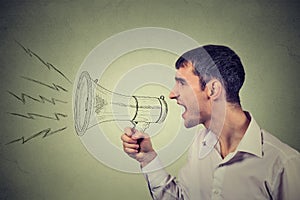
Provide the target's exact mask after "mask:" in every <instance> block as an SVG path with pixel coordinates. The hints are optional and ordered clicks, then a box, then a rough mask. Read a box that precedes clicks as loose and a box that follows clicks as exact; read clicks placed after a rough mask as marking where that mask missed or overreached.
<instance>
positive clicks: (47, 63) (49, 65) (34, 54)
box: [15, 40, 72, 84]
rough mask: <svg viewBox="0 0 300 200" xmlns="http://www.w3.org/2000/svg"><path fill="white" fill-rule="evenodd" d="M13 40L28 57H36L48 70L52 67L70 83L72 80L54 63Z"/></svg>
mask: <svg viewBox="0 0 300 200" xmlns="http://www.w3.org/2000/svg"><path fill="white" fill-rule="evenodd" d="M15 42H16V43H17V44H18V45H19V46H20V47H21V48H22V49H23V50H24V51H25V52H26V53H27V54H28V55H29V56H30V57H35V58H37V59H38V60H39V61H40V62H41V63H42V64H43V65H44V66H45V67H47V69H48V70H51V69H53V70H54V71H56V72H57V73H59V74H60V75H61V76H62V77H64V78H65V79H66V80H67V81H68V82H69V83H71V84H72V82H71V81H70V79H69V78H68V77H67V76H66V75H64V73H62V72H61V71H60V70H59V69H58V68H56V67H55V66H54V65H52V64H51V63H49V62H46V61H44V60H43V59H42V58H41V57H40V56H38V55H37V54H36V53H34V52H33V51H32V50H30V49H29V48H26V47H24V46H23V45H22V44H21V43H20V42H18V41H16V40H15Z"/></svg>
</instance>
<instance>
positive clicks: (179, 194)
mask: <svg viewBox="0 0 300 200" xmlns="http://www.w3.org/2000/svg"><path fill="white" fill-rule="evenodd" d="M162 166H163V165H162V163H161V162H160V160H159V158H158V156H157V157H156V158H155V159H154V160H153V161H151V163H149V164H148V165H147V166H145V167H144V168H143V169H142V171H143V173H144V175H145V177H146V179H147V181H148V186H149V189H150V193H151V195H152V198H153V199H159V200H161V199H168V200H169V199H178V200H179V199H185V200H186V199H191V200H196V199H197V200H198V199H204V200H208V199H228V200H235V199H236V200H241V199H247V200H248V199H260V200H262V199H274V200H275V199H287V200H296V199H300V156H299V152H297V151H296V150H294V149H292V148H291V147H289V146H288V145H286V144H284V143H282V142H281V141H279V140H278V139H277V138H275V137H274V136H272V135H271V134H269V133H268V132H266V131H265V130H262V129H261V128H260V127H259V126H258V124H257V123H256V121H255V120H254V119H253V118H252V119H251V122H250V124H249V127H248V129H247V131H246V133H245V135H244V136H243V138H242V140H241V141H240V143H239V145H238V147H237V148H236V150H235V151H234V152H232V153H229V154H228V155H227V156H226V157H225V158H224V159H222V157H221V155H220V145H219V143H218V138H217V137H216V135H215V134H214V133H212V132H210V131H208V130H203V131H201V132H200V133H199V134H198V135H197V137H196V138H195V140H194V142H193V144H192V146H191V147H190V149H189V153H188V160H187V163H186V165H185V166H184V167H183V168H182V169H181V170H180V172H179V175H178V180H177V179H176V178H175V177H173V176H171V175H169V174H168V173H167V172H166V171H165V170H164V169H163V168H162ZM153 170H155V171H153Z"/></svg>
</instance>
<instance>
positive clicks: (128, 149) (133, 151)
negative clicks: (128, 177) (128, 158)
mask: <svg viewBox="0 0 300 200" xmlns="http://www.w3.org/2000/svg"><path fill="white" fill-rule="evenodd" d="M124 151H125V152H126V153H127V154H136V153H138V150H136V149H131V148H127V147H124Z"/></svg>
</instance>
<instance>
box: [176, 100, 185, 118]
mask: <svg viewBox="0 0 300 200" xmlns="http://www.w3.org/2000/svg"><path fill="white" fill-rule="evenodd" d="M177 104H178V105H180V106H181V110H182V114H181V116H182V118H184V115H185V114H186V112H187V108H186V106H185V105H184V104H181V103H177Z"/></svg>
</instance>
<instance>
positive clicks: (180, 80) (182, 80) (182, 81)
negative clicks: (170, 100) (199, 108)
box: [175, 77, 186, 83]
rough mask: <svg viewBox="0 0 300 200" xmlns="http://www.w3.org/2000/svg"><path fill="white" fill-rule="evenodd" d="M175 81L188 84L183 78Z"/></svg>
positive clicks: (177, 78)
mask: <svg viewBox="0 0 300 200" xmlns="http://www.w3.org/2000/svg"><path fill="white" fill-rule="evenodd" d="M175 81H179V82H181V83H186V80H185V79H183V78H179V77H175Z"/></svg>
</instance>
